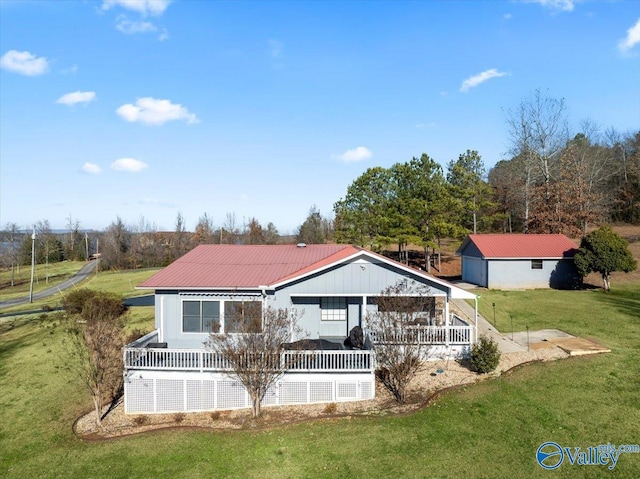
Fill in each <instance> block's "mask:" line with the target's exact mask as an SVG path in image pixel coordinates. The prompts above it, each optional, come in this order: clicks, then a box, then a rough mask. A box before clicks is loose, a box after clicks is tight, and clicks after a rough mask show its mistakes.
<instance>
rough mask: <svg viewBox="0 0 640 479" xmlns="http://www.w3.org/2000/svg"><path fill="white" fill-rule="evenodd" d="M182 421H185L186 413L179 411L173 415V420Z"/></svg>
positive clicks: (177, 422) (178, 422)
mask: <svg viewBox="0 0 640 479" xmlns="http://www.w3.org/2000/svg"><path fill="white" fill-rule="evenodd" d="M182 421H184V413H181V412H177V413H175V414H174V415H173V422H175V423H176V424H180V423H181V422H182Z"/></svg>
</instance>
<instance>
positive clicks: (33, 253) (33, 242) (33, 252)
mask: <svg viewBox="0 0 640 479" xmlns="http://www.w3.org/2000/svg"><path fill="white" fill-rule="evenodd" d="M35 269H36V225H33V233H32V234H31V284H30V286H29V302H30V303H33V277H34V273H35Z"/></svg>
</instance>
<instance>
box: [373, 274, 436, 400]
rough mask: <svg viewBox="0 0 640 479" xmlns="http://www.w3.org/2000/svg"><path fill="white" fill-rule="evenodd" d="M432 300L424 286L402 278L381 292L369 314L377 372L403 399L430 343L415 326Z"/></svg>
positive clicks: (399, 398)
mask: <svg viewBox="0 0 640 479" xmlns="http://www.w3.org/2000/svg"><path fill="white" fill-rule="evenodd" d="M431 300H432V298H430V297H427V296H426V291H425V290H424V288H423V287H421V286H419V285H417V284H414V283H408V282H401V283H398V284H396V285H394V286H389V287H388V288H386V289H385V290H384V291H382V292H381V294H380V296H379V297H377V298H376V304H377V307H378V310H377V312H375V313H372V314H370V315H369V316H368V317H367V326H368V328H369V329H370V330H371V331H372V334H373V337H374V346H373V347H374V350H375V353H376V364H377V367H378V370H377V371H376V375H377V377H378V379H379V380H380V382H381V383H382V384H383V385H384V387H385V388H387V389H388V390H389V392H390V393H391V394H393V397H394V398H395V399H396V401H398V402H400V403H402V402H404V401H405V400H406V396H407V387H408V385H409V383H410V382H411V380H412V379H413V378H414V377H415V376H416V374H417V373H418V372H419V371H420V369H421V368H422V366H423V361H424V359H425V358H426V356H427V355H428V353H429V349H430V347H431V346H430V344H429V342H428V341H427V340H426V339H427V338H425V337H421V335H420V329H419V328H416V323H418V322H419V320H418V316H419V315H420V314H424V313H425V312H427V311H429V310H430V308H431V302H430V301H431Z"/></svg>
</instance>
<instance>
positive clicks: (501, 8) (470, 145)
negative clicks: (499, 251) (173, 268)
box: [0, 0, 640, 233]
mask: <svg viewBox="0 0 640 479" xmlns="http://www.w3.org/2000/svg"><path fill="white" fill-rule="evenodd" d="M639 80H640V2H637V1H587V0H585V1H578V0H525V1H487V2H483V1H466V2H465V1H456V2H445V1H442V2H439V1H421V2H382V1H376V2H366V1H358V2H346V1H345V2H342V1H331V2H329V1H313V2H294V1H288V2H270V1H260V2H219V1H217V2H214V1H187V0H182V1H179V0H176V1H168V0H139V1H138V0H104V1H83V2H80V1H78V2H75V1H47V2H45V1H14V0H0V223H1V225H2V226H3V227H4V225H5V224H6V223H7V222H15V223H18V225H20V226H21V227H26V226H27V225H30V224H33V223H34V222H36V221H38V220H43V219H47V220H49V222H50V223H51V225H52V227H54V228H63V227H64V226H65V225H66V223H67V218H68V217H69V215H71V216H72V217H73V219H74V220H79V221H80V223H81V227H83V228H93V229H103V228H105V227H107V226H108V225H109V224H110V223H111V222H112V221H114V220H115V219H116V217H117V216H120V217H121V218H122V219H123V220H124V221H125V222H126V223H128V224H131V225H133V224H138V223H140V220H141V218H144V220H145V221H146V222H148V223H150V224H155V226H156V227H157V228H158V229H173V227H174V224H175V218H176V215H177V213H178V212H181V213H182V215H183V217H184V218H185V220H186V224H187V227H188V229H191V230H192V229H193V228H194V226H195V224H196V222H197V220H198V217H199V216H201V215H202V214H203V213H205V212H207V213H208V214H209V215H210V216H211V217H212V218H213V221H214V223H215V225H216V226H220V225H221V224H222V223H223V222H224V220H225V216H226V214H227V213H235V215H236V219H237V221H238V223H242V221H243V218H244V219H245V220H248V218H249V217H256V218H257V219H258V220H259V221H260V222H261V223H262V224H264V225H266V224H267V223H268V222H273V223H274V224H275V225H276V227H277V228H278V229H279V231H280V232H281V233H286V232H293V231H294V230H295V228H296V227H297V226H298V225H300V224H301V223H302V222H303V221H304V219H305V217H306V215H307V212H308V210H309V208H310V207H311V206H312V205H317V207H318V208H319V209H320V211H321V212H322V213H323V214H325V215H330V214H331V213H332V207H333V203H334V202H335V201H337V200H338V199H340V198H341V197H342V196H344V194H345V192H346V188H347V187H348V185H349V184H351V182H352V181H353V180H354V179H356V178H357V177H358V176H359V175H360V174H361V173H363V172H364V171H365V170H366V169H367V168H369V167H372V166H384V167H388V166H390V165H392V164H393V163H396V162H405V161H408V160H410V159H411V158H412V157H413V156H420V154H422V153H427V154H428V155H429V156H431V157H432V158H434V159H435V160H437V161H438V162H440V163H441V164H442V165H443V167H444V166H446V164H447V163H448V162H449V160H451V159H455V158H457V157H458V155H459V154H461V153H463V152H464V151H466V150H467V149H473V150H478V151H479V152H480V154H481V155H482V158H483V160H484V162H485V165H486V166H487V167H488V168H490V167H491V166H493V165H494V164H495V163H496V162H497V161H499V160H500V159H504V158H507V157H508V153H507V152H508V149H509V135H508V128H507V125H506V121H505V110H508V109H509V108H516V107H517V106H518V104H519V103H520V101H521V100H522V99H523V98H525V97H527V96H528V95H530V94H531V92H532V91H533V90H535V89H541V90H542V91H543V92H545V94H546V95H548V96H551V97H553V98H564V99H565V101H566V104H567V106H568V108H569V117H570V121H571V122H572V124H573V125H574V127H575V128H577V125H578V124H579V122H580V121H581V120H583V119H587V118H588V119H591V120H593V121H594V122H596V123H598V124H599V125H601V126H602V127H603V128H609V127H614V128H616V129H618V130H620V131H621V132H626V131H631V130H637V129H638V128H640V81H639Z"/></svg>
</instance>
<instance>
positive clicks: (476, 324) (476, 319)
mask: <svg viewBox="0 0 640 479" xmlns="http://www.w3.org/2000/svg"><path fill="white" fill-rule="evenodd" d="M474 301H475V303H476V304H475V308H474V312H473V313H474V318H473V322H474V323H475V326H476V331H475V341H474V342H476V343H477V342H478V296H476V297H475V300H474Z"/></svg>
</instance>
